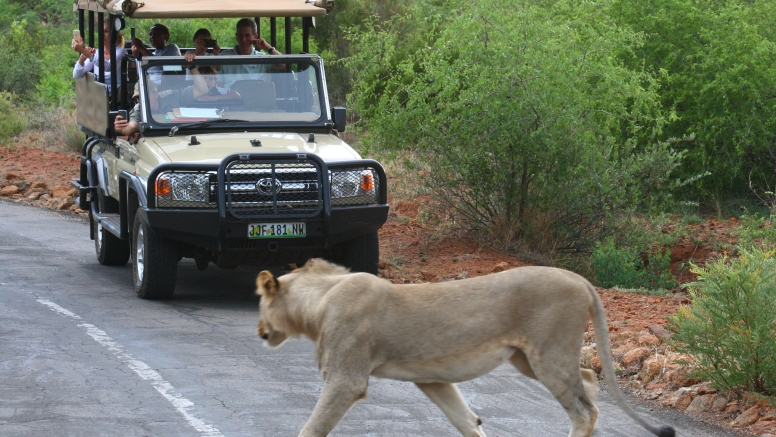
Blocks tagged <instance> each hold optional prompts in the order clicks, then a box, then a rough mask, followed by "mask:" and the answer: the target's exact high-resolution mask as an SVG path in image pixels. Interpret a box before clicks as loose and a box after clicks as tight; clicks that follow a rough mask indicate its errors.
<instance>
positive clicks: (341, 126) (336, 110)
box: [331, 106, 348, 132]
mask: <svg viewBox="0 0 776 437" xmlns="http://www.w3.org/2000/svg"><path fill="white" fill-rule="evenodd" d="M331 116H332V118H333V119H334V120H333V121H334V129H337V132H345V119H346V118H347V117H348V110H347V109H345V108H343V107H341V106H335V107H333V108H331Z"/></svg>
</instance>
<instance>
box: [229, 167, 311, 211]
mask: <svg viewBox="0 0 776 437" xmlns="http://www.w3.org/2000/svg"><path fill="white" fill-rule="evenodd" d="M321 174H322V171H321V169H320V168H319V167H318V165H317V164H316V163H315V162H313V161H306V162H297V161H291V160H289V161H270V162H267V161H260V162H259V161H233V162H231V163H229V164H228V165H227V166H226V172H225V181H226V206H227V208H228V209H229V212H230V213H231V214H232V215H233V216H234V217H237V218H286V217H288V218H294V217H296V218H302V217H313V216H315V215H318V214H319V213H320V212H321V210H322V208H323V190H322V187H323V183H322V180H321Z"/></svg>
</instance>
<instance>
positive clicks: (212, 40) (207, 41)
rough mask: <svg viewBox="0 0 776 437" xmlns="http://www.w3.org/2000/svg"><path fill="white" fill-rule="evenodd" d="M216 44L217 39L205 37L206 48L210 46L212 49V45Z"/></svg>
mask: <svg viewBox="0 0 776 437" xmlns="http://www.w3.org/2000/svg"><path fill="white" fill-rule="evenodd" d="M216 44H218V40H217V39H206V40H205V47H207V48H211V49H212V48H213V47H215V46H216Z"/></svg>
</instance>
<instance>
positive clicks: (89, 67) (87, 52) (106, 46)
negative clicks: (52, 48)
mask: <svg viewBox="0 0 776 437" xmlns="http://www.w3.org/2000/svg"><path fill="white" fill-rule="evenodd" d="M102 32H103V34H104V35H105V38H104V43H103V60H102V62H100V61H99V59H97V57H98V56H99V53H98V51H97V49H94V48H92V47H86V45H85V44H84V41H83V38H79V39H78V40H75V39H73V41H72V42H71V43H70V46H71V47H72V48H73V50H75V51H76V52H78V53H80V54H81V56H79V58H78V61H77V62H76V63H75V66H74V67H73V79H80V78H82V77H84V76H86V73H87V72H92V73H94V76H95V79H97V80H99V75H100V68H104V69H105V83H106V84H109V83H110V63H111V62H112V61H113V60H114V59H116V60H117V61H118V63H117V64H116V74H117V76H116V77H121V58H123V57H124V53H125V50H124V37H123V36H122V35H121V32H119V33H118V34H117V35H116V53H114V54H113V56H111V52H110V28H109V27H108V25H107V24H106V25H105V26H104V27H103V29H102Z"/></svg>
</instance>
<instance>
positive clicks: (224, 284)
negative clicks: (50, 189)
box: [0, 200, 734, 437]
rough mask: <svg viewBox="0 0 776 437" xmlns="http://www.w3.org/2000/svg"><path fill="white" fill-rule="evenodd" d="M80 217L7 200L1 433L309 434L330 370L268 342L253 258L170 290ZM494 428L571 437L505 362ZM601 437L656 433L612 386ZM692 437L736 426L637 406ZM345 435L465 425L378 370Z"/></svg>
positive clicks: (309, 353) (495, 397) (293, 348)
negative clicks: (144, 284) (153, 283)
mask: <svg viewBox="0 0 776 437" xmlns="http://www.w3.org/2000/svg"><path fill="white" fill-rule="evenodd" d="M88 235H89V228H88V223H87V222H85V221H84V220H82V219H80V218H74V217H72V216H69V215H63V214H59V213H55V212H52V211H48V210H43V209H37V208H33V207H29V206H23V205H18V204H15V203H11V202H8V201H2V200H0V435H2V436H36V437H37V436H43V435H51V436H295V435H296V434H297V433H298V431H299V429H301V427H302V425H303V424H304V422H305V420H306V419H307V417H308V416H309V414H310V412H311V411H312V409H313V406H314V404H315V401H316V399H317V397H318V394H319V392H320V390H321V379H320V377H319V375H318V373H317V369H316V366H315V363H314V360H313V348H312V344H311V343H309V342H307V341H293V342H289V343H287V344H286V345H284V346H283V347H282V348H280V349H277V350H270V349H267V348H264V347H263V346H262V345H261V342H260V341H259V340H258V338H257V337H256V333H255V331H256V330H255V326H256V320H257V303H258V302H257V297H256V296H254V295H253V287H254V286H253V283H254V279H255V276H256V273H257V271H256V270H255V269H237V270H232V271H228V270H221V269H219V268H218V267H211V268H209V269H208V270H206V271H205V272H199V271H198V270H197V269H196V266H195V265H194V264H193V262H187V261H182V262H181V265H180V270H179V283H178V287H177V289H176V294H175V296H174V298H173V299H172V300H170V301H165V302H158V301H144V300H141V299H138V298H137V297H136V296H135V294H134V292H133V290H132V270H131V267H130V266H129V265H127V266H125V267H103V266H100V265H99V264H98V263H97V261H96V259H95V256H94V251H93V245H92V242H91V240H89V238H88ZM461 390H462V391H463V392H464V394H465V396H466V397H467V400H468V402H469V403H470V405H471V406H472V408H473V409H474V411H475V412H476V413H477V414H478V415H480V417H482V419H483V421H484V429H485V432H486V433H487V434H488V435H489V436H532V437H535V436H566V435H568V431H569V426H570V422H569V420H568V419H567V417H566V415H565V413H564V412H563V410H562V409H561V408H560V406H559V405H558V404H557V403H556V402H555V401H554V400H553V399H552V398H551V396H550V395H549V392H547V390H545V389H544V388H543V387H542V386H540V385H539V384H538V383H536V382H534V381H532V380H529V379H527V378H524V377H522V376H520V375H519V374H518V373H517V372H516V371H514V370H513V369H512V368H510V367H507V366H502V367H500V368H498V369H497V370H496V371H494V372H492V373H491V374H490V375H487V376H486V377H483V378H479V379H477V380H474V381H470V382H468V383H465V384H461ZM599 406H600V408H601V414H600V417H599V421H598V426H597V431H596V434H595V435H596V436H598V437H604V436H607V437H609V436H610V437H614V436H617V437H620V436H636V437H639V436H647V435H649V434H648V433H647V432H646V431H644V430H643V429H641V428H640V427H638V426H637V425H635V424H634V423H632V422H631V421H630V420H629V419H628V418H627V417H626V416H625V415H624V414H623V413H622V412H621V411H620V410H619V409H618V408H617V407H616V406H614V405H613V404H612V403H611V400H610V398H609V397H608V396H607V395H606V393H605V392H604V393H602V399H601V402H600V404H599ZM637 409H638V410H639V411H640V412H641V413H642V414H644V415H646V416H647V417H649V418H650V420H651V421H652V422H654V423H669V424H672V425H674V426H675V427H677V428H678V430H679V435H682V436H697V437H701V436H733V435H734V434H729V433H726V432H723V431H720V430H718V429H716V428H712V427H709V426H707V425H704V424H701V423H697V422H693V421H690V420H688V419H687V418H685V417H684V416H683V415H681V414H677V413H675V412H671V411H652V410H650V409H648V408H647V407H644V406H639V407H638V408H637ZM333 435H334V436H455V435H458V434H457V431H456V430H455V429H454V428H453V427H452V426H451V425H450V424H449V423H448V422H447V420H446V419H445V418H444V417H443V415H442V413H441V412H440V411H439V410H438V409H437V408H436V407H435V406H434V405H432V404H431V403H430V402H429V401H428V400H426V399H425V398H424V396H423V395H422V394H421V393H420V391H419V390H417V389H416V388H415V387H414V386H413V385H411V384H409V383H403V382H396V381H389V380H372V381H371V382H370V388H369V397H368V399H367V400H366V401H365V402H361V403H358V404H357V405H356V406H355V407H354V408H353V409H352V410H351V411H350V412H349V413H348V414H347V415H346V417H345V419H344V420H343V421H342V422H341V423H340V424H339V425H338V426H337V428H335V430H334V432H333Z"/></svg>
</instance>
